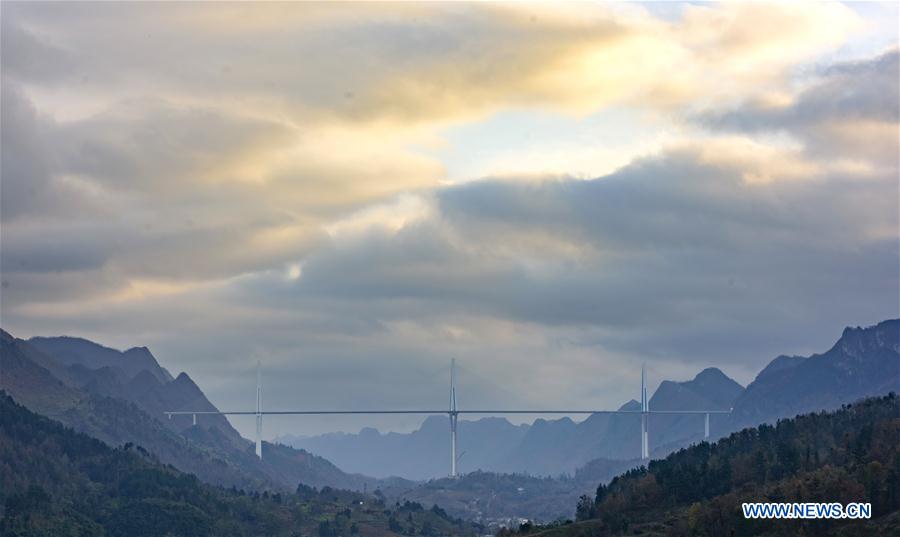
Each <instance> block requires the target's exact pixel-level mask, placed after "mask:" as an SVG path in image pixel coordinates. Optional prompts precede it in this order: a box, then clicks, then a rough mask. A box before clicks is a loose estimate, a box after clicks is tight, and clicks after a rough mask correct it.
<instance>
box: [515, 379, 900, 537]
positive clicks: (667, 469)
mask: <svg viewBox="0 0 900 537" xmlns="http://www.w3.org/2000/svg"><path fill="white" fill-rule="evenodd" d="M743 502H828V503H830V502H840V503H843V504H847V503H849V502H868V503H871V506H872V518H871V520H763V519H747V518H744V516H743V514H742V511H741V509H740V507H739V506H740V504H741V503H743ZM573 507H575V511H576V515H577V518H578V519H579V520H580V522H578V523H576V524H569V525H558V526H556V527H553V528H548V529H546V531H541V530H542V529H543V528H528V529H529V530H530V531H529V533H533V534H535V535H541V536H544V537H581V536H585V537H586V536H591V537H603V536H607V535H626V534H627V535H638V534H641V535H825V536H827V535H898V534H900V397H898V396H897V394H895V393H893V392H891V393H890V394H888V395H886V396H882V397H875V398H870V399H866V400H861V401H858V402H856V403H853V404H850V405H844V406H843V407H841V409H840V410H837V411H835V412H831V413H824V412H817V413H813V414H807V415H802V416H799V417H796V418H794V419H786V420H781V421H779V422H778V424H777V425H775V426H772V425H768V424H763V425H761V426H759V427H756V428H752V429H744V430H742V431H740V432H737V433H734V434H732V435H730V436H729V437H727V438H724V439H722V440H719V441H718V442H716V443H714V444H709V443H706V442H703V443H700V444H697V445H695V446H692V447H690V448H687V449H682V450H680V451H678V452H676V453H673V454H671V455H669V456H668V457H666V458H665V459H663V460H658V461H651V462H650V464H649V466H648V467H646V468H645V467H641V468H639V469H635V470H630V471H628V472H626V473H625V474H623V475H621V476H619V477H616V478H615V479H613V480H612V481H611V482H610V483H609V485H605V484H601V485H600V486H598V487H597V490H596V493H595V494H594V495H593V497H589V496H583V497H582V498H581V499H580V500H579V502H578V504H577V506H573ZM845 530H846V531H845ZM507 534H508V532H507Z"/></svg>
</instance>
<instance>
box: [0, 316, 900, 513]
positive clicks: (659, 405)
mask: <svg viewBox="0 0 900 537" xmlns="http://www.w3.org/2000/svg"><path fill="white" fill-rule="evenodd" d="M0 389H2V390H4V391H5V392H6V393H7V394H9V395H10V396H12V397H13V398H14V399H15V400H16V401H17V402H18V403H19V404H23V405H25V406H26V407H28V408H29V409H30V410H32V411H34V412H37V413H39V414H43V415H45V416H48V417H50V418H53V419H55V420H58V421H60V422H62V423H63V424H65V425H67V426H69V427H72V428H73V429H75V430H76V431H79V432H83V433H86V434H88V435H90V436H92V437H94V438H98V439H100V440H102V441H104V442H105V443H107V444H109V445H111V446H120V445H123V444H129V443H130V444H133V445H138V446H142V448H144V449H146V450H147V451H148V452H150V453H152V454H153V455H154V456H155V457H158V459H159V460H160V462H162V463H164V464H170V465H172V466H174V467H175V468H177V469H179V470H182V471H185V472H190V473H193V474H195V475H197V476H198V477H199V478H200V479H201V480H203V481H206V482H208V483H211V484H215V485H223V486H226V487H236V488H237V489H246V490H257V491H262V490H281V491H285V490H293V489H294V488H295V487H296V486H297V484H298V483H304V484H305V485H309V486H318V487H322V486H328V487H334V488H342V489H351V490H362V489H368V490H380V491H382V493H383V495H384V497H385V498H387V499H388V500H389V501H394V500H398V501H405V500H407V499H410V500H414V501H418V502H422V503H426V504H428V503H437V504H439V505H441V506H445V508H446V509H447V511H448V512H449V513H450V514H451V515H452V516H466V517H468V518H474V519H479V520H482V521H484V522H490V521H491V519H499V518H503V517H509V518H515V517H516V516H519V515H523V514H524V515H531V516H539V517H540V519H543V520H552V519H554V518H556V517H558V516H568V515H567V513H568V512H569V508H570V507H571V505H572V500H573V499H574V498H576V497H577V495H579V494H582V493H584V492H586V491H588V490H590V489H591V488H592V487H594V486H596V483H597V482H603V481H606V480H608V479H610V478H612V477H613V476H614V475H616V474H617V473H620V472H622V471H624V470H627V469H628V468H632V467H635V466H638V465H640V461H639V460H636V459H635V458H634V457H635V455H636V454H637V453H639V442H640V440H639V421H638V419H637V418H638V417H637V416H633V415H606V414H604V415H600V414H596V415H592V416H590V417H588V418H587V419H585V420H583V421H580V422H574V421H572V420H571V419H568V418H563V419H558V420H537V421H535V422H534V423H532V424H530V425H513V424H511V423H510V422H508V421H507V420H505V419H502V418H484V419H481V420H477V421H461V422H460V424H459V431H460V437H459V438H460V451H461V452H462V453H463V454H464V456H463V458H462V460H461V467H462V469H463V471H464V473H467V474H468V475H464V476H463V477H462V478H460V479H458V480H448V479H431V478H434V477H437V476H443V475H445V474H446V459H447V458H448V457H449V446H448V445H447V444H448V442H447V439H448V429H449V424H448V423H447V418H446V417H442V416H434V417H430V418H428V419H426V420H425V422H424V423H423V424H422V426H421V427H420V428H419V429H418V430H417V431H414V432H413V433H409V434H399V433H386V434H382V433H380V432H378V431H377V430H375V429H370V428H369V429H364V430H363V431H361V432H360V433H359V434H355V435H354V434H345V433H333V434H328V435H322V436H318V437H311V438H296V437H295V438H281V439H278V440H277V441H276V442H274V443H268V442H266V443H265V444H264V452H265V457H264V459H263V460H262V461H259V460H258V459H257V458H256V457H255V455H254V453H253V446H252V444H251V442H250V441H248V440H246V439H244V438H242V437H241V436H240V435H239V434H238V432H237V431H236V430H235V429H234V428H233V427H231V425H230V423H229V422H228V421H227V420H226V419H225V418H223V417H221V416H204V417H202V418H201V419H200V420H199V422H198V423H197V424H196V425H195V424H194V423H193V422H192V420H191V419H190V417H188V416H183V417H175V418H173V419H171V420H169V419H165V418H164V417H163V413H162V412H163V410H178V409H188V408H189V409H192V410H193V409H208V410H214V409H215V407H214V405H212V403H211V402H210V401H209V400H208V399H207V398H206V396H205V395H204V394H203V392H202V391H201V390H200V388H199V387H198V386H197V384H196V383H195V382H194V381H193V380H192V379H191V378H190V377H189V376H188V375H187V374H185V373H181V374H178V375H177V376H175V377H173V376H172V375H171V374H170V373H169V372H168V371H167V370H166V369H165V368H163V367H161V366H160V365H159V363H158V361H157V360H156V359H155V357H153V355H152V353H151V352H150V351H149V350H148V349H146V348H144V347H136V348H133V349H129V350H126V351H118V350H115V349H110V348H106V347H103V346H101V345H98V344H96V343H94V342H91V341H88V340H84V339H79V338H71V337H54V338H45V337H41V338H32V339H30V340H27V341H25V340H21V339H17V338H15V337H13V336H12V335H10V334H8V333H7V332H4V331H2V330H0ZM891 390H893V391H900V320H889V321H884V322H882V323H879V324H878V325H876V326H871V327H867V328H859V327H857V328H847V329H846V330H844V332H843V334H842V335H841V337H840V338H839V340H838V341H837V343H835V345H833V346H832V348H831V349H829V350H828V351H826V352H824V353H822V354H816V355H813V356H810V357H808V358H804V357H797V356H790V357H789V356H779V357H777V358H775V359H774V360H772V361H771V362H770V363H769V364H768V365H767V366H766V367H765V368H764V369H763V370H762V371H761V372H760V373H759V375H757V377H756V378H755V379H754V381H753V382H751V383H750V384H749V385H748V386H747V387H746V388H744V387H742V386H740V385H739V384H738V383H737V382H735V381H734V380H732V379H730V378H729V377H728V376H727V375H725V374H724V373H723V372H722V371H720V370H718V369H716V368H709V369H705V370H703V371H701V372H699V373H698V374H697V375H696V376H695V377H694V378H693V379H690V380H687V381H680V382H678V381H664V382H662V383H661V384H660V385H659V387H658V388H657V390H656V391H655V392H654V394H653V396H652V398H651V399H650V407H651V408H652V409H657V410H665V409H681V410H691V409H709V408H721V409H728V408H732V407H733V412H732V414H731V415H730V416H726V415H722V416H715V415H714V416H713V419H712V422H711V429H712V433H713V438H718V437H721V436H725V435H727V434H729V433H731V432H732V431H736V430H740V429H742V428H743V427H746V426H749V425H756V424H759V423H766V422H769V423H774V422H776V421H778V420H779V419H781V418H786V417H793V416H794V415H796V414H798V413H804V412H816V411H819V410H826V409H833V408H839V407H840V406H841V405H842V404H845V403H849V402H852V401H854V400H856V399H858V398H860V397H864V396H869V395H879V394H883V393H887V392H888V391H891ZM621 408H623V409H629V410H634V409H639V408H640V405H639V403H637V402H636V401H633V400H632V401H628V402H625V403H624V404H623V405H622V407H621ZM702 419H703V418H702V416H694V415H688V416H670V415H653V416H651V436H650V440H651V454H652V456H653V457H654V458H660V457H663V456H665V455H666V454H668V453H670V452H672V451H674V450H676V449H679V448H681V447H684V446H686V445H689V444H693V443H696V442H698V441H699V440H702V437H703V422H702ZM288 443H291V444H293V447H291V446H289V445H286V444H288ZM476 470H483V471H476ZM363 474H366V475H363ZM525 474H530V475H531V476H528V475H525ZM560 474H566V475H562V476H560ZM368 475H372V476H374V477H367V476H368ZM396 475H402V476H404V477H406V478H410V479H418V480H425V479H431V480H430V481H428V482H426V483H421V482H413V481H408V480H405V479H402V478H391V479H386V478H387V477H388V476H396ZM541 476H560V477H554V478H548V477H541Z"/></svg>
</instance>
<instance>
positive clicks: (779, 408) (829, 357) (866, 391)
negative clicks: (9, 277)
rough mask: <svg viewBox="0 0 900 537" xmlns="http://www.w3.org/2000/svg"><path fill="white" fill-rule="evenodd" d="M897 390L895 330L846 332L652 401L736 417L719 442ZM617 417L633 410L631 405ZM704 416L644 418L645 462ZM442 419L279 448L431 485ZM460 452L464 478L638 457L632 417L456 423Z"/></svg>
mask: <svg viewBox="0 0 900 537" xmlns="http://www.w3.org/2000/svg"><path fill="white" fill-rule="evenodd" d="M891 390H895V391H896V390H900V320H896V319H895V320H887V321H884V322H882V323H879V324H878V325H875V326H870V327H867V328H860V327H857V328H847V329H845V330H844V332H843V334H842V335H841V337H840V338H839V340H838V341H837V343H835V344H834V346H833V347H832V348H831V349H830V350H828V351H826V352H824V353H822V354H816V355H813V356H810V357H808V358H805V357H799V356H791V357H788V356H779V357H777V358H775V359H774V360H772V361H771V362H770V363H769V364H768V365H767V366H766V367H765V368H764V369H763V370H762V371H761V372H760V373H759V375H757V377H756V378H755V379H754V380H753V382H751V383H750V384H749V385H748V386H747V387H746V388H744V387H742V386H741V385H740V384H738V383H737V382H735V381H734V380H732V379H731V378H729V377H728V376H727V375H725V374H724V373H723V372H722V371H721V370H719V369H717V368H708V369H704V370H703V371H701V372H700V373H698V374H697V375H696V376H695V377H694V378H693V379H691V380H688V381H683V382H676V381H669V380H666V381H663V382H662V383H661V384H660V385H659V387H658V388H657V389H656V391H655V392H654V393H653V395H652V397H651V398H650V408H651V409H654V410H700V409H719V410H728V409H733V411H732V413H731V414H730V415H715V414H713V415H711V418H710V429H711V434H712V437H713V438H718V437H721V436H724V435H726V434H728V433H731V432H733V431H736V430H740V429H741V428H743V427H747V426H755V425H758V424H760V423H767V422H768V423H774V422H775V421H777V420H778V419H780V418H786V417H793V416H795V415H797V414H801V413H806V412H814V411H818V410H830V409H834V408H838V407H840V405H841V404H844V403H848V402H851V401H854V400H856V399H859V398H861V397H865V396H870V395H879V394H884V393H887V392H889V391H891ZM620 409H622V410H639V409H640V404H639V403H638V402H637V401H634V400H632V401H628V402H626V403H624V404H623V405H622V406H621V407H620ZM703 420H704V416H703V415H665V414H655V415H651V416H650V431H651V434H650V449H651V456H653V457H655V458H658V457H662V456H665V455H666V454H668V453H670V452H672V451H674V450H675V449H678V448H680V447H683V446H685V445H688V444H691V443H694V442H697V441H699V440H702V439H703V432H704V423H703ZM448 430H449V423H448V418H447V417H445V416H432V417H429V418H427V419H426V420H425V421H424V423H423V424H422V426H421V427H420V428H419V429H418V430H416V431H413V432H411V433H407V434H399V433H386V434H382V433H380V432H378V431H377V430H375V429H371V428H366V429H363V430H362V431H360V433H359V434H346V433H332V434H325V435H320V436H313V437H301V436H282V437H280V438H278V439H277V441H278V442H281V443H284V444H288V445H291V446H294V447H297V448H301V449H306V450H308V451H310V452H312V453H316V454H319V455H322V456H324V457H326V458H328V459H329V460H331V461H333V462H334V463H335V464H337V465H338V466H339V467H341V468H343V469H344V470H346V471H352V472H361V473H366V474H369V475H374V476H376V477H386V476H389V475H401V476H403V477H406V478H409V479H429V478H435V477H439V476H443V475H445V473H446V459H447V458H448V457H449V446H448V445H447V436H448V434H447V431H448ZM459 449H460V451H461V452H462V453H464V457H463V458H462V459H461V460H460V465H461V467H462V468H463V469H464V471H473V470H483V471H490V472H507V473H508V472H520V473H528V474H531V475H535V476H555V475H559V474H573V473H574V472H575V471H576V470H577V469H578V468H579V467H581V466H583V465H585V464H587V463H588V462H589V461H591V460H593V459H596V458H598V457H602V458H606V459H613V460H626V459H631V458H634V457H635V454H638V453H640V451H639V450H640V422H639V416H637V415H610V414H593V415H591V416H589V417H588V418H587V419H585V420H583V421H581V422H575V421H572V420H571V419H569V418H562V419H556V420H543V419H538V420H536V421H535V422H534V423H533V424H531V425H513V424H511V423H510V422H509V421H507V420H506V419H503V418H484V419H480V420H476V421H460V423H459Z"/></svg>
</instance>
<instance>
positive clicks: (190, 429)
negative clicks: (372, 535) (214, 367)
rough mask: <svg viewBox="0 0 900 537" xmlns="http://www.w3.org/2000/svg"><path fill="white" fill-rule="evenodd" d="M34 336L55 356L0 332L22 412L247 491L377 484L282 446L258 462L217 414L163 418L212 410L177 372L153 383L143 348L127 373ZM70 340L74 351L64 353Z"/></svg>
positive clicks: (7, 383) (1, 373) (1, 381)
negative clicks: (138, 361)
mask: <svg viewBox="0 0 900 537" xmlns="http://www.w3.org/2000/svg"><path fill="white" fill-rule="evenodd" d="M38 341H52V342H53V345H52V346H46V345H45V346H44V348H45V349H52V350H54V351H55V352H60V353H61V354H62V355H63V356H64V358H63V360H57V357H56V356H55V355H52V356H51V355H49V354H46V353H44V352H41V351H40V350H38V349H37V348H35V347H34V346H32V345H31V343H30V342H26V341H23V340H20V339H16V338H14V337H12V336H11V335H10V334H8V333H7V332H5V331H3V330H0V389H4V390H6V391H7V393H9V394H10V395H12V396H13V397H14V398H15V399H16V400H17V401H19V402H20V403H21V404H24V405H25V406H27V407H28V408H29V409H31V410H33V411H35V412H38V413H40V414H43V415H46V416H49V417H51V418H54V419H57V420H59V421H61V422H63V423H64V424H65V425H68V426H70V427H72V428H74V429H75V430H77V431H80V432H84V433H86V434H89V435H91V436H93V437H95V438H98V439H100V440H102V441H104V442H106V443H107V444H110V445H113V446H116V445H121V444H125V443H133V444H136V445H140V446H142V447H143V448H145V449H147V450H149V451H150V452H152V453H153V454H155V455H156V456H158V457H159V458H160V460H161V461H162V462H164V463H166V464H171V465H173V466H174V467H175V468H178V469H180V470H182V471H185V472H191V473H194V474H196V475H197V476H198V477H200V478H201V479H202V480H204V481H206V482H208V483H213V484H217V485H224V486H236V487H239V488H247V489H253V490H262V489H281V490H293V488H294V487H296V486H297V483H305V484H307V485H310V486H331V487H335V488H348V489H358V490H361V489H363V488H365V487H372V488H374V487H375V486H377V482H376V481H375V480H374V479H372V478H368V477H365V476H360V475H352V474H347V473H345V472H343V471H342V470H340V469H339V468H338V467H337V466H335V465H334V464H332V463H331V462H329V461H328V460H326V459H324V458H322V457H319V456H315V455H312V454H310V453H308V452H305V451H303V450H296V449H292V448H289V447H287V446H281V445H276V444H270V443H268V442H266V443H264V447H263V449H264V453H265V457H264V459H263V460H262V461H260V460H259V459H257V457H256V456H255V454H254V453H253V445H252V443H251V442H250V441H248V440H246V439H244V438H242V437H241V436H240V435H239V434H238V433H237V431H236V430H234V428H232V427H231V425H230V424H229V423H228V421H227V420H226V419H225V418H224V417H222V416H200V417H199V419H198V423H197V425H193V423H192V420H191V418H190V417H189V416H183V417H180V418H177V417H176V418H173V419H172V420H169V419H166V418H165V417H164V416H163V414H162V412H163V410H177V409H180V408H191V409H207V410H215V407H214V406H213V405H212V403H210V402H209V401H208V399H207V398H206V397H205V396H204V395H203V392H202V391H201V390H200V388H199V387H197V385H196V384H195V383H194V382H193V380H191V379H190V377H189V376H188V375H186V374H184V373H182V374H180V375H178V377H177V378H174V379H171V380H169V381H166V382H162V381H160V380H159V377H158V376H157V375H156V374H153V371H159V370H161V369H162V368H160V367H159V365H158V363H157V362H156V360H155V359H152V354H150V353H149V351H148V352H147V353H146V354H143V353H142V355H143V356H149V357H150V358H151V359H152V362H150V361H148V360H144V361H143V362H142V363H143V364H145V365H147V366H148V367H149V368H150V370H142V371H137V372H133V373H134V374H133V375H129V374H127V373H124V370H122V369H121V368H120V367H118V366H109V365H101V364H104V363H108V362H101V361H94V362H91V361H89V360H74V359H72V356H75V355H76V354H77V353H78V352H83V351H84V349H92V348H94V347H96V348H99V349H105V347H102V346H99V345H96V344H92V343H91V342H87V343H85V342H86V340H80V339H77V338H40V339H38ZM70 343H71V344H73V345H74V349H75V350H74V351H69V350H67V345H68V344H70ZM107 350H109V351H112V352H113V353H117V352H118V351H114V350H113V349H107ZM100 354H102V355H105V356H112V355H111V354H110V353H107V352H106V351H100ZM120 354H123V355H124V354H127V353H120ZM65 360H68V361H69V363H68V364H67V365H66V362H65ZM91 366H99V367H98V368H97V369H91ZM51 371H52V372H55V373H56V374H54V373H52V372H51ZM169 377H170V378H171V376H169ZM63 379H65V380H63Z"/></svg>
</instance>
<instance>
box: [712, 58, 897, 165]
mask: <svg viewBox="0 0 900 537" xmlns="http://www.w3.org/2000/svg"><path fill="white" fill-rule="evenodd" d="M898 79H900V51H898V50H897V49H893V50H889V51H887V52H885V53H883V54H881V55H879V56H877V57H874V58H867V59H864V60H858V61H852V62H842V63H838V64H835V65H831V66H829V67H827V68H825V69H823V70H822V72H821V73H820V75H819V76H817V77H815V78H814V79H813V80H812V81H811V82H809V83H808V84H807V87H806V88H805V89H804V90H803V91H801V92H799V93H798V94H797V95H796V96H795V97H793V98H792V99H790V100H789V101H788V102H786V103H776V104H769V103H764V102H759V101H748V102H745V103H743V104H741V105H740V106H738V107H737V108H732V109H724V110H723V109H716V110H711V111H707V112H705V113H702V114H700V115H699V116H698V120H699V121H700V122H701V123H703V124H704V125H707V126H709V127H711V128H714V129H718V130H728V131H738V132H747V133H764V132H778V131H781V132H786V133H789V134H791V135H794V136H796V137H797V138H799V139H800V140H801V141H803V142H804V143H805V144H806V149H807V151H808V152H809V153H810V154H811V156H813V157H815V158H816V159H822V158H825V159H829V158H830V159H834V158H843V159H858V160H861V161H864V162H871V163H875V164H878V165H880V166H888V167H895V166H896V164H897V157H898V152H900V134H898V132H900V130H898V125H900V90H898V82H897V81H898Z"/></svg>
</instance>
